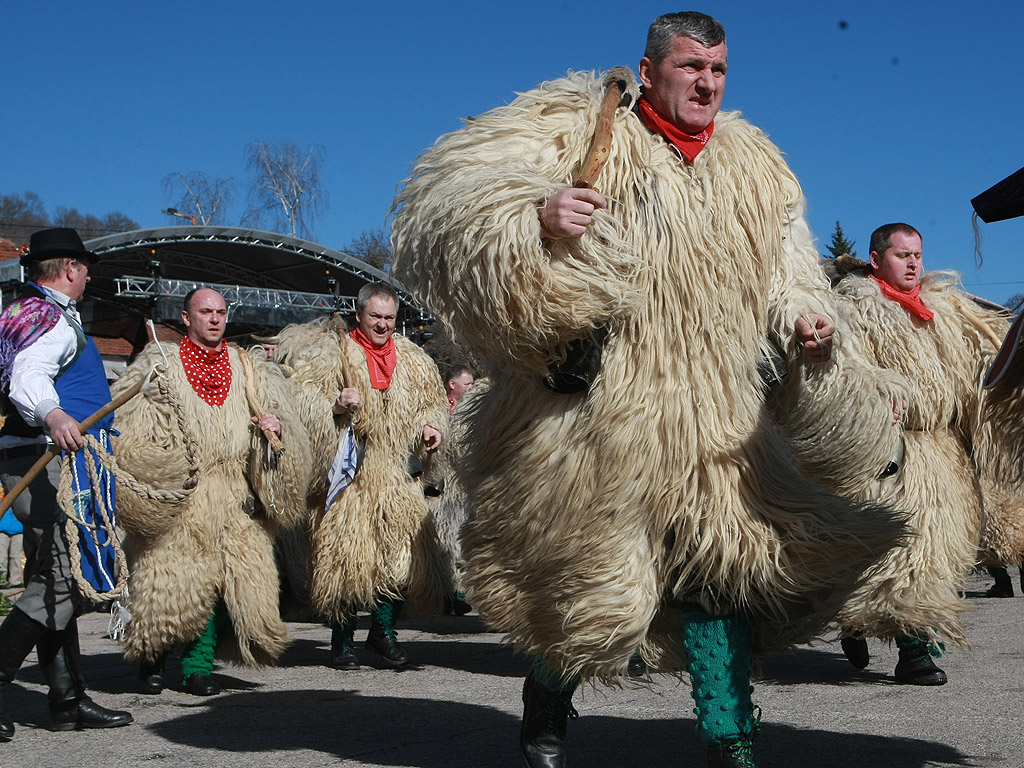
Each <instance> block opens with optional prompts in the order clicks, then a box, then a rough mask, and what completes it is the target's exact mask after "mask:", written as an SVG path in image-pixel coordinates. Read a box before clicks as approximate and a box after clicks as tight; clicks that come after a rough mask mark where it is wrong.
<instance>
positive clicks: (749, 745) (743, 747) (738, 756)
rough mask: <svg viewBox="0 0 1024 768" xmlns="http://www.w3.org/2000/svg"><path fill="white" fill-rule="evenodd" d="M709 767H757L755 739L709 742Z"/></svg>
mask: <svg viewBox="0 0 1024 768" xmlns="http://www.w3.org/2000/svg"><path fill="white" fill-rule="evenodd" d="M708 768H756V767H755V765H754V752H753V741H751V740H748V739H733V740H730V741H718V742H715V743H714V744H709V745H708Z"/></svg>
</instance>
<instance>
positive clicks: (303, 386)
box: [275, 318, 350, 507]
mask: <svg viewBox="0 0 1024 768" xmlns="http://www.w3.org/2000/svg"><path fill="white" fill-rule="evenodd" d="M339 323H340V321H339V320H338V319H336V318H325V319H323V320H317V321H314V322H311V323H304V324H301V325H289V326H288V327H286V328H284V329H283V330H282V331H281V332H280V334H278V345H277V348H276V350H275V360H280V361H281V362H282V363H284V365H285V366H286V367H287V368H289V369H290V370H291V372H292V373H291V375H290V376H289V384H290V386H291V392H292V396H293V398H294V400H293V404H294V410H295V412H296V414H297V416H298V418H299V419H300V421H301V422H302V425H303V428H304V430H305V434H306V436H307V439H308V440H309V446H310V450H311V458H310V464H311V467H310V481H309V482H310V486H309V498H310V499H317V498H319V499H320V506H321V507H322V504H323V497H324V496H325V495H326V493H327V472H328V470H330V467H331V462H332V461H333V459H334V454H335V453H336V451H337V448H338V439H339V437H340V436H341V432H342V430H343V429H344V428H345V427H346V426H348V423H349V422H348V420H347V419H344V418H342V417H336V416H334V413H333V410H332V408H333V406H334V402H335V400H337V397H338V393H339V392H340V391H341V389H342V387H344V386H350V385H349V384H346V383H345V381H344V375H343V365H342V363H343V357H342V351H341V350H342V347H341V346H340V344H341V342H342V339H341V337H340V336H339V330H341V329H342V325H343V324H341V325H339ZM314 506H316V504H315V503H314Z"/></svg>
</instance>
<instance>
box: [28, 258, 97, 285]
mask: <svg viewBox="0 0 1024 768" xmlns="http://www.w3.org/2000/svg"><path fill="white" fill-rule="evenodd" d="M76 261H78V262H79V263H80V264H86V265H88V264H89V261H88V259H87V260H85V261H79V260H78V259H76V258H74V257H72V256H58V257H57V258H56V259H42V260H41V261H32V262H29V264H28V265H27V266H26V267H25V276H26V277H27V278H28V279H29V280H31V281H32V282H33V283H38V282H40V281H42V282H49V281H51V280H56V279H57V278H58V277H60V273H61V272H63V271H64V270H65V269H67V266H68V264H73V263H75V262H76Z"/></svg>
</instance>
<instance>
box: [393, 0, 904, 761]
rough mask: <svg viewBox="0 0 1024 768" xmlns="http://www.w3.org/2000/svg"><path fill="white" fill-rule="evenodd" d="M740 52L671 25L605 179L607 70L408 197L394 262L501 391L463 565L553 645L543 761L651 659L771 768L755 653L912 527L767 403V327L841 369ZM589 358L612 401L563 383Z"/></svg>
mask: <svg viewBox="0 0 1024 768" xmlns="http://www.w3.org/2000/svg"><path fill="white" fill-rule="evenodd" d="M726 69H727V55H726V43H725V33H724V30H723V29H722V27H721V25H720V24H719V23H718V22H717V21H716V20H714V19H712V18H711V17H709V16H706V15H704V14H700V13H690V12H688V13H679V14H669V15H668V16H663V17H661V18H659V19H657V20H656V21H655V22H654V23H653V24H652V25H651V30H650V33H649V36H648V46H647V50H646V52H645V55H644V57H643V58H642V59H641V62H640V67H639V73H640V81H641V82H642V84H643V98H642V99H640V100H639V102H638V103H637V107H636V111H635V112H634V111H630V110H629V109H621V108H620V109H618V110H616V111H615V113H614V116H613V119H612V121H611V127H610V133H611V138H610V142H609V146H608V147H607V162H606V163H605V164H604V165H603V167H602V168H601V169H600V171H599V173H598V174H597V176H596V180H595V182H594V187H595V188H596V189H599V190H600V193H599V192H597V191H596V189H582V188H573V187H572V184H573V182H574V180H575V179H576V177H577V173H578V172H577V168H579V167H580V166H581V165H582V161H583V160H584V158H585V156H586V155H587V154H588V149H589V147H590V144H591V137H593V136H594V135H595V124H597V122H598V115H599V114H600V112H601V103H602V101H603V99H604V88H603V84H602V81H601V80H598V79H596V78H595V77H593V76H592V75H587V74H570V75H569V76H568V77H567V78H565V79H561V80H556V81H552V82H548V83H544V84H542V85H540V86H539V87H538V88H536V89H534V90H532V91H529V92H526V93H524V94H522V95H521V96H519V97H518V98H517V99H515V100H514V101H513V102H512V103H511V104H509V105H508V106H507V107H503V108H499V109H496V110H494V111H492V112H489V113H487V114H484V115H481V116H479V117H477V118H474V119H472V120H469V121H468V122H467V124H466V126H465V127H464V128H462V129H461V130H460V131H457V132H455V133H452V134H449V135H447V136H445V137H442V138H441V139H440V140H439V141H438V142H437V143H436V144H435V145H434V146H433V147H432V148H431V149H429V150H428V151H426V152H425V153H424V154H423V155H422V156H421V157H420V159H419V161H418V162H417V165H416V166H415V168H414V170H413V173H412V175H411V177H410V178H409V179H408V180H407V181H406V183H405V186H404V188H403V189H402V190H401V191H400V192H399V194H398V196H397V198H396V200H395V208H396V210H397V215H396V218H395V222H394V230H393V239H392V242H393V247H394V253H395V255H396V262H395V273H396V275H398V276H399V277H400V279H401V280H402V281H403V283H404V284H405V285H407V286H409V287H411V288H412V289H413V290H415V291H418V292H419V294H420V295H421V297H422V298H423V299H424V300H425V301H426V302H427V303H428V304H429V305H430V306H431V308H432V309H433V310H434V311H435V312H436V313H437V314H438V315H439V316H440V317H441V318H442V319H443V320H444V322H445V323H446V325H447V326H448V327H449V328H452V329H453V331H454V333H455V337H456V341H457V342H458V343H460V344H462V345H464V346H465V347H466V348H467V349H469V350H470V351H471V352H472V353H473V354H474V356H476V357H477V359H479V360H480V361H482V363H484V366H483V367H484V368H485V371H484V373H485V374H487V375H488V376H490V377H491V380H492V385H491V388H490V390H489V392H488V393H487V395H486V396H484V397H482V398H480V400H479V401H478V402H477V403H475V404H474V409H473V411H474V412H473V413H471V414H470V417H471V423H470V424H469V427H468V433H469V434H468V441H469V444H468V446H467V451H466V456H467V460H466V467H464V469H465V475H464V477H465V481H466V484H467V487H468V492H469V494H470V501H471V504H472V509H473V518H472V519H471V521H470V523H469V524H468V526H467V529H466V531H465V533H464V536H463V554H464V557H465V559H466V563H467V571H468V573H467V580H468V585H469V599H470V602H471V603H472V604H473V605H474V606H475V607H477V608H478V609H479V610H480V612H481V614H482V615H483V616H484V617H485V618H486V619H487V621H489V622H490V624H491V625H493V626H495V627H497V628H499V629H502V630H505V631H507V632H508V633H509V635H510V637H511V638H512V640H513V641H514V642H515V643H516V644H517V645H518V647H519V648H521V649H522V650H524V651H525V652H527V653H529V654H531V655H533V656H534V657H535V659H536V663H535V665H534V669H533V672H532V673H531V674H530V675H529V676H528V678H527V680H526V683H525V685H524V691H523V700H524V714H523V723H522V729H521V737H520V743H521V749H522V752H523V755H524V758H525V760H526V762H527V764H528V765H529V766H533V767H534V768H537V767H539V766H544V767H546V768H554V767H555V766H562V765H564V764H565V751H566V747H565V734H566V723H567V718H568V715H569V714H570V713H574V710H573V709H572V704H571V697H572V693H573V690H574V688H575V687H576V686H577V684H578V683H579V681H580V680H582V679H585V678H599V679H610V678H615V677H618V676H620V675H624V674H626V671H627V667H628V664H629V659H630V657H631V656H632V654H633V652H634V650H635V649H637V648H639V649H641V652H642V655H643V657H644V659H645V660H646V661H647V662H648V663H649V664H650V665H651V667H656V668H660V669H664V670H678V669H682V668H684V667H685V668H687V669H688V671H689V673H690V675H691V678H692V683H693V688H694V696H695V699H696V702H697V710H696V711H697V723H698V726H697V727H698V732H699V733H700V734H701V736H702V738H703V739H704V740H705V742H706V743H707V745H708V760H709V764H711V765H715V766H749V765H752V764H753V762H752V757H751V742H752V741H753V739H754V736H755V735H756V732H757V730H758V725H757V722H756V719H755V717H754V715H753V711H754V707H753V705H752V702H751V698H750V690H751V689H750V668H751V663H752V656H753V654H754V653H755V652H758V653H764V652H767V651H770V650H772V649H775V648H779V647H783V646H786V645H788V644H790V643H793V642H796V641H801V640H804V639H806V638H807V637H808V636H810V635H812V634H814V633H816V632H818V631H820V630H821V629H822V628H823V627H824V626H825V625H826V623H827V622H828V620H829V619H830V618H831V617H832V615H833V614H834V612H835V611H836V610H837V609H838V608H839V607H840V606H841V605H842V604H843V602H844V601H845V599H846V597H847V596H848V595H849V592H850V591H851V590H852V588H853V587H854V585H855V583H856V582H857V580H858V578H859V575H860V573H862V572H863V570H864V569H865V568H867V567H868V566H869V565H870V564H871V563H872V562H873V561H874V560H875V559H876V558H878V557H880V556H881V555H882V553H884V552H885V551H886V550H887V549H888V548H889V547H890V546H892V544H893V543H894V541H895V540H896V539H897V538H898V537H899V536H900V535H901V534H902V531H903V527H902V524H901V523H900V522H898V521H897V520H895V519H894V517H893V516H892V514H891V513H890V512H889V511H888V510H885V509H882V508H877V507H875V506H874V505H871V506H861V505H858V504H856V503H853V502H849V501H847V500H844V499H841V498H838V497H836V496H832V495H829V494H826V493H825V492H823V491H821V490H820V489H819V488H818V487H817V486H815V485H813V484H811V483H810V482H809V481H807V480H805V479H804V478H803V477H802V476H801V475H799V474H798V472H797V470H796V467H795V465H794V462H793V459H792V456H791V455H790V454H789V452H788V450H787V449H786V447H785V445H784V443H783V442H782V440H781V438H780V437H779V436H778V435H777V433H776V432H775V431H774V430H773V428H772V426H771V424H770V422H769V420H768V417H767V413H766V410H765V396H764V390H763V388H762V386H761V384H760V382H759V379H758V375H757V367H758V362H759V360H760V359H761V358H762V356H763V355H764V353H765V352H766V346H767V341H768V340H770V341H771V342H773V343H774V344H775V345H777V346H778V347H779V348H780V349H781V350H783V351H784V354H785V360H784V362H783V365H786V364H788V365H789V366H790V367H791V368H792V369H794V372H793V373H791V375H802V372H803V371H804V369H806V368H813V367H814V366H817V365H821V364H824V363H825V362H826V361H827V360H828V359H829V357H830V353H831V342H832V331H833V325H832V322H831V320H830V319H829V317H828V315H829V313H830V312H831V311H832V308H831V304H830V301H831V300H830V298H829V292H828V285H827V282H826V281H825V279H824V276H823V275H822V273H821V270H820V269H819V267H818V264H817V261H818V258H817V253H816V249H815V246H814V242H813V239H812V237H811V234H810V232H809V230H808V227H807V224H806V222H805V220H804V217H803V213H804V208H805V204H804V199H803V196H802V193H801V190H800V186H799V184H798V183H797V181H796V179H795V178H794V177H793V175H792V173H791V172H790V171H789V169H788V167H787V166H786V164H785V162H784V161H783V159H782V157H781V154H780V153H779V151H778V149H777V148H776V147H775V146H774V145H773V144H772V143H771V142H770V141H768V139H767V138H766V137H765V136H764V134H762V133H761V132H760V131H759V130H757V129H756V128H755V127H753V126H752V125H750V124H749V123H747V122H745V121H744V120H742V119H740V117H739V115H737V114H736V113H719V111H718V110H719V107H720V105H721V101H722V93H723V88H724V86H725V79H726ZM623 71H624V70H623ZM616 72H617V71H616ZM616 77H620V75H618V74H616ZM622 78H623V79H625V80H627V81H628V82H627V92H629V93H631V94H634V95H635V83H633V82H632V77H631V76H630V75H629V73H628V71H627V72H625V75H623V76H622ZM598 354H599V355H600V365H599V366H595V365H592V364H591V365H587V366H584V365H581V366H579V368H580V369H581V370H576V371H571V370H570V371H567V370H566V369H567V368H568V367H570V366H568V365H567V364H568V363H569V362H570V361H571V360H572V359H576V358H579V359H581V360H588V359H589V360H590V361H594V360H595V359H596V358H597V356H598ZM568 374H573V376H574V377H575V379H577V380H583V381H584V382H585V381H586V380H587V379H589V380H590V386H589V390H588V391H577V392H576V393H575V394H571V393H565V392H555V391H552V388H558V389H563V390H564V389H567V388H568V387H566V386H565V385H566V384H569V383H571V381H569V379H570V376H569V375H568ZM545 382H547V384H548V385H549V386H546V384H545Z"/></svg>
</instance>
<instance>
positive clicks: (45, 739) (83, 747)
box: [0, 571, 1024, 768]
mask: <svg viewBox="0 0 1024 768" xmlns="http://www.w3.org/2000/svg"><path fill="white" fill-rule="evenodd" d="M1011 573H1012V574H1013V576H1014V590H1015V592H1016V594H1017V596H1016V597H1015V598H1013V599H986V598H983V597H981V595H982V593H983V592H984V590H985V589H986V588H987V587H988V585H989V583H990V582H989V579H988V578H987V576H983V575H977V576H972V577H971V579H970V581H969V583H968V585H967V592H966V594H967V596H968V601H969V603H970V606H971V609H972V610H971V611H970V612H969V613H968V614H967V616H966V624H967V627H968V636H969V637H970V640H971V643H972V647H971V648H970V649H969V650H959V649H951V650H950V651H949V652H948V653H947V654H946V656H944V657H943V658H942V659H941V660H940V661H939V664H940V666H941V667H942V668H943V669H945V670H946V672H947V674H948V676H949V683H948V684H947V685H945V686H941V687H934V688H928V687H916V686H909V685H900V684H897V683H896V682H895V681H894V680H893V677H892V672H893V667H894V666H895V663H896V649H895V648H890V647H889V646H887V645H885V644H882V643H879V642H876V641H871V643H870V648H871V653H872V661H871V664H870V665H869V666H868V667H867V668H866V669H864V670H862V671H858V670H855V669H854V668H853V667H852V666H851V665H850V664H849V663H848V662H847V661H846V660H845V658H844V657H843V655H842V652H841V651H840V649H839V645H838V643H837V642H825V641H819V642H816V643H813V644H811V645H808V646H801V647H799V648H798V649H796V650H795V651H793V652H791V653H788V654H786V655H783V656H778V657H773V658H770V659H767V660H766V661H765V663H764V665H763V669H762V672H761V674H760V676H759V677H758V679H756V680H755V682H754V685H755V690H754V701H755V703H756V704H758V705H759V706H760V707H761V708H762V711H763V729H762V733H761V737H760V739H759V740H758V742H757V745H756V749H755V754H756V759H757V765H758V767H759V768H806V767H809V766H829V767H830V768H865V766H867V767H872V766H885V767H886V768H925V767H926V766H928V767H930V766H1000V767H1002V766H1007V767H1012V768H1021V767H1022V766H1024V729H1022V727H1021V722H1020V715H1019V710H1018V707H1020V706H1021V704H1022V695H1021V686H1022V681H1024V648H1022V643H1021V634H1020V630H1021V626H1022V623H1021V619H1022V615H1024V597H1021V596H1020V590H1019V588H1018V586H1019V585H1018V583H1017V578H1016V576H1017V574H1016V572H1015V571H1013V572H1011ZM108 618H109V617H108V616H107V615H105V614H101V613H93V614H89V615H87V616H84V617H83V618H82V619H80V623H79V628H80V633H81V641H82V649H83V666H84V670H85V675H86V678H87V680H88V681H89V687H90V694H91V695H92V696H93V698H94V699H95V700H96V701H97V702H99V703H101V704H103V705H104V706H108V707H113V708H117V709H127V710H129V711H131V712H132V714H133V715H134V717H135V722H134V723H133V724H132V725H129V726H128V727H125V728H118V729H111V730H94V731H80V732H70V733H52V732H50V731H48V730H46V724H47V722H48V714H47V707H46V688H45V687H44V686H43V685H42V679H41V677H40V674H39V668H38V665H37V664H36V663H35V657H34V655H33V656H31V657H30V658H29V660H28V661H26V663H25V665H24V666H23V667H22V669H21V671H20V672H19V674H18V678H17V681H16V683H15V685H14V686H12V689H11V692H10V697H9V699H10V707H11V711H12V713H13V715H14V718H15V722H16V728H17V732H16V733H15V736H14V739H13V740H12V741H10V742H7V743H0V767H2V768H15V767H16V766H17V767H24V768H71V767H72V766H74V767H75V768H93V767H94V766H95V767H96V768H100V767H101V766H103V767H106V766H153V768H160V767H161V766H163V767H165V768H171V767H173V768H178V767H179V766H180V767H182V768H184V767H186V766H188V767H191V766H203V767H204V768H206V767H208V766H226V767H230V768H236V767H237V768H262V767H263V766H268V767H269V766H274V767H275V768H316V767H318V766H352V767H353V768H355V767H357V766H359V767H362V766H384V767H386V768H399V767H409V768H463V767H465V768H469V767H470V766H472V767H473V768H478V767H480V766H519V765H521V758H520V756H519V752H518V729H519V719H520V716H521V714H522V704H521V700H520V693H521V689H522V681H523V677H524V675H525V674H526V672H527V671H528V669H529V661H528V660H527V659H525V658H524V657H522V656H518V655H516V654H514V653H513V652H512V650H511V649H510V648H509V647H508V646H507V645H505V644H504V643H503V642H502V637H501V635H499V634H496V633H493V632H489V631H488V630H487V628H486V627H485V626H484V624H483V623H482V622H481V620H480V619H479V618H478V617H476V616H475V615H474V614H470V615H468V616H464V617H455V616H446V617H438V618H436V619H431V620H401V621H400V622H399V626H398V629H399V634H400V640H401V642H402V644H403V645H404V646H405V647H406V649H407V650H408V652H409V653H410V655H411V657H412V660H413V664H412V665H411V666H410V667H409V668H407V669H402V670H398V671H396V670H385V669H379V668H377V667H375V666H373V664H372V661H373V654H372V653H370V652H369V651H366V650H365V649H363V648H362V646H361V643H362V640H363V639H364V637H365V631H366V628H367V626H368V620H367V618H366V617H362V618H361V622H360V629H359V630H358V631H357V633H356V641H357V643H359V644H360V645H359V648H358V649H357V654H358V655H359V656H360V658H361V659H362V660H363V666H362V668H360V669H359V670H355V671H347V672H342V671H337V670H333V669H331V668H330V667H327V666H325V663H326V660H327V655H328V649H329V645H330V630H329V629H328V628H327V627H325V626H323V625H320V624H314V623H300V622H292V623H289V630H290V631H291V633H292V636H293V638H294V643H293V644H292V645H291V647H290V648H289V649H288V650H287V651H286V652H285V654H284V655H283V656H282V658H281V660H280V663H279V665H278V666H276V667H272V668H268V669H241V668H236V667H229V666H218V667H217V669H216V670H215V671H214V679H215V680H216V681H217V682H218V683H219V684H220V685H221V686H222V687H223V688H224V691H223V692H222V693H221V694H220V695H218V696H212V697H208V698H199V697H195V696H191V695H188V694H185V693H181V692H177V691H173V690H165V691H164V692H163V693H162V694H160V695H158V696H151V695H143V694H141V693H139V691H138V684H137V677H136V674H137V669H136V668H135V667H134V666H133V665H129V664H128V663H126V662H125V661H124V660H123V658H122V657H121V654H120V653H119V650H118V646H117V644H116V643H115V642H114V641H112V640H110V639H109V638H108V637H107V635H106V632H107V620H108ZM167 672H168V677H169V678H172V679H173V678H175V677H176V675H177V658H176V657H172V658H171V660H170V661H169V663H168V670H167ZM574 704H575V706H576V708H577V709H578V711H579V713H580V717H579V719H578V720H572V721H570V723H569V736H568V742H569V760H568V763H569V766H570V768H612V767H613V766H615V767H616V768H620V767H622V766H626V767H632V766H644V768H669V766H672V767H673V768H678V767H679V766H684V767H688V766H694V768H701V767H702V766H704V751H703V748H702V746H701V743H700V741H699V739H698V737H697V736H696V734H695V732H694V723H695V721H694V716H693V713H692V701H691V699H690V690H689V685H688V683H686V682H681V681H679V680H678V679H677V678H675V677H673V676H670V675H663V674H655V675H652V676H651V678H650V680H649V681H642V682H626V683H625V684H624V685H623V687H621V688H609V687H600V688H586V689H583V690H581V691H578V692H577V694H576V697H575V699H574Z"/></svg>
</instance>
